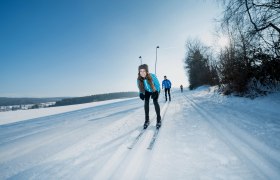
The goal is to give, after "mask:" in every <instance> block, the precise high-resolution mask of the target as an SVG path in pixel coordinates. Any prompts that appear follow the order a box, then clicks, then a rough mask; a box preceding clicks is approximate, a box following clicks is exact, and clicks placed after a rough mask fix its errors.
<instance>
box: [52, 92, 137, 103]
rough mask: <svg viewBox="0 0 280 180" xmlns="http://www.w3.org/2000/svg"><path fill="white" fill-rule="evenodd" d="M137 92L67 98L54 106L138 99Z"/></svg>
mask: <svg viewBox="0 0 280 180" xmlns="http://www.w3.org/2000/svg"><path fill="white" fill-rule="evenodd" d="M137 96H138V93H137V92H116V93H107V94H97V95H91V96H84V97H75V98H66V99H62V100H60V101H57V102H56V103H55V104H54V106H66V105H73V104H83V103H90V102H97V101H105V100H111V99H120V98H131V97H137Z"/></svg>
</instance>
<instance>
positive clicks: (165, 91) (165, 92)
mask: <svg viewBox="0 0 280 180" xmlns="http://www.w3.org/2000/svg"><path fill="white" fill-rule="evenodd" d="M164 94H165V101H167V89H166V88H164Z"/></svg>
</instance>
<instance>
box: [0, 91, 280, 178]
mask: <svg viewBox="0 0 280 180" xmlns="http://www.w3.org/2000/svg"><path fill="white" fill-rule="evenodd" d="M159 102H160V106H161V115H162V121H163V123H162V127H161V129H160V131H159V134H158V137H157V139H156V141H155V144H154V147H153V149H152V150H148V149H147V147H148V146H149V143H150V141H151V139H152V136H153V133H154V130H155V124H156V120H155V111H154V106H153V104H152V103H151V106H150V117H151V119H152V120H151V121H152V122H151V125H150V126H149V127H148V128H147V130H146V131H145V133H144V134H143V135H142V136H141V137H140V139H139V141H138V142H137V144H135V146H134V147H133V148H132V149H128V147H129V146H130V144H131V143H132V142H133V141H134V139H135V138H136V136H137V135H138V134H139V132H140V131H141V129H142V125H143V123H144V109H143V102H142V101H141V100H139V99H127V100H123V101H120V102H111V103H105V104H102V105H92V107H87V108H82V109H79V110H75V111H70V112H67V113H61V114H56V115H51V116H45V117H38V118H34V119H30V120H25V121H20V120H21V119H18V122H15V121H16V120H15V119H13V118H12V120H11V122H12V123H8V120H6V121H5V123H6V124H3V123H2V125H1V126H0V179H9V178H10V179H246V180H248V179H280V112H279V110H280V93H276V94H271V95H269V96H267V97H259V98H256V99H255V100H250V99H245V98H238V97H226V96H221V95H218V94H216V93H215V91H214V88H211V87H202V88H199V89H197V90H195V91H185V92H184V93H181V92H180V91H173V92H172V102H170V103H169V102H167V103H166V102H165V101H164V97H163V93H162V94H161V95H160V101H159ZM14 113H16V114H17V115H19V114H18V113H19V112H14ZM1 115H2V114H1V113H0V116H1ZM37 115H38V116H40V112H39V111H37ZM19 116H20V115H19ZM34 117H35V116H34ZM0 119H2V117H1V118H0ZM23 119H24V118H23Z"/></svg>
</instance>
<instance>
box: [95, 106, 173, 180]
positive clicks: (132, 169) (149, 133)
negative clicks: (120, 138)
mask: <svg viewBox="0 0 280 180" xmlns="http://www.w3.org/2000/svg"><path fill="white" fill-rule="evenodd" d="M168 106H169V102H166V103H164V105H163V107H161V116H162V126H161V128H164V123H165V121H168V118H166V113H167V112H168ZM150 108H151V107H150ZM155 119H156V116H154V117H153V119H152V120H151V124H150V125H149V126H148V128H147V129H146V130H145V132H144V133H143V135H142V136H141V137H140V139H139V140H138V142H137V143H136V144H135V145H134V147H133V148H132V149H128V148H127V143H124V144H122V145H121V146H120V147H119V148H118V149H117V150H116V152H115V153H114V154H113V155H112V156H111V157H110V158H109V159H108V160H107V163H105V164H104V165H103V167H102V169H101V170H100V172H98V173H97V175H96V176H95V177H94V179H144V177H145V175H146V171H147V170H148V167H149V162H150V160H151V158H152V156H153V150H149V149H147V148H148V147H149V144H150V142H151V141H152V138H153V134H154V131H155V130H156V120H155ZM141 127H142V126H141ZM159 136H160V130H159V134H158V137H157V138H160V137H159ZM132 140H134V138H133V137H132ZM157 140H158V139H157ZM157 140H156V141H155V142H154V143H155V144H154V146H156V143H157ZM128 143H130V142H128Z"/></svg>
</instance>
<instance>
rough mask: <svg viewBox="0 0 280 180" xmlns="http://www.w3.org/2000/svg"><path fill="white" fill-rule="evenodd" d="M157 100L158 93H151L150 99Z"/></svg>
mask: <svg viewBox="0 0 280 180" xmlns="http://www.w3.org/2000/svg"><path fill="white" fill-rule="evenodd" d="M157 98H158V92H157V91H155V92H153V93H152V99H157Z"/></svg>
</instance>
